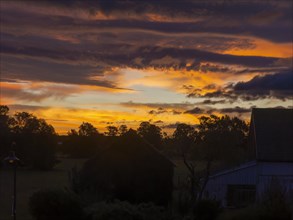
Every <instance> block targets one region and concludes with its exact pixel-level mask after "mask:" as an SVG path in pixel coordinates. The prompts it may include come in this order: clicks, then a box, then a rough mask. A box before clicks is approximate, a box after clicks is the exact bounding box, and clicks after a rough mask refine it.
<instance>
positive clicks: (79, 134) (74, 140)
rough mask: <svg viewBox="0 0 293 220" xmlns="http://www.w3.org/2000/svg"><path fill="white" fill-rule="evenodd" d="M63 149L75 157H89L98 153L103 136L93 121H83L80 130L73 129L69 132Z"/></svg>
mask: <svg viewBox="0 0 293 220" xmlns="http://www.w3.org/2000/svg"><path fill="white" fill-rule="evenodd" d="M67 135H68V136H67V139H65V141H64V143H63V146H62V151H63V153H65V154H68V155H69V156H71V157H74V158H87V157H90V156H93V155H94V154H96V153H97V152H98V150H99V146H100V142H101V138H102V137H103V135H102V134H100V133H99V132H98V130H97V128H95V127H94V126H93V125H92V124H91V123H88V122H83V123H82V124H81V125H80V126H79V129H78V131H76V130H75V129H71V130H70V131H69V132H68V133H67Z"/></svg>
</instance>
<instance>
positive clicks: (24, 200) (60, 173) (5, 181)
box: [0, 159, 85, 220]
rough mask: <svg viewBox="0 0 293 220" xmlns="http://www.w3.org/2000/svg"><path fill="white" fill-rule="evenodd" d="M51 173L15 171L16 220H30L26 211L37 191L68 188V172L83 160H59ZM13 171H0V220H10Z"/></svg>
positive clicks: (78, 165)
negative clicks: (30, 199)
mask: <svg viewBox="0 0 293 220" xmlns="http://www.w3.org/2000/svg"><path fill="white" fill-rule="evenodd" d="M60 161H61V162H60V163H59V164H58V165H57V166H56V168H55V169H54V170H52V171H34V170H22V169H19V170H18V171H17V205H16V207H17V219H21V220H32V217H31V215H30V213H29V209H28V201H29V198H30V196H31V195H32V194H33V193H34V192H35V191H37V190H39V189H46V188H65V187H68V171H69V170H70V169H71V168H72V167H73V166H77V167H80V166H81V165H82V163H83V162H84V161H85V160H81V159H61V160H60ZM12 190H13V171H12V170H1V169H0V219H1V220H11V219H12V218H11V207H12Z"/></svg>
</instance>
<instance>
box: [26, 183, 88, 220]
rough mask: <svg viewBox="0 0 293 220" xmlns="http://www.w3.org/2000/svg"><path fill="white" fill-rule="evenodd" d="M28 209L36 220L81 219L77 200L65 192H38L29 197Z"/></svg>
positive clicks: (79, 205)
mask: <svg viewBox="0 0 293 220" xmlns="http://www.w3.org/2000/svg"><path fill="white" fill-rule="evenodd" d="M29 208H30V212H31V214H32V216H33V217H34V218H35V219H36V220H51V219H54V220H71V219H82V217H83V210H82V206H81V204H80V202H79V200H78V198H77V197H76V196H75V195H74V194H73V193H71V192H69V191H65V190H59V189H57V190H52V189H50V190H42V191H38V192H36V193H34V194H33V195H32V196H31V198H30V201H29Z"/></svg>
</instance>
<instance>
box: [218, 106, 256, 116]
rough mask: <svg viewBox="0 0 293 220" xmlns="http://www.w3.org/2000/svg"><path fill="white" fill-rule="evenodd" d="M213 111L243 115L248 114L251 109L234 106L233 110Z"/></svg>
mask: <svg viewBox="0 0 293 220" xmlns="http://www.w3.org/2000/svg"><path fill="white" fill-rule="evenodd" d="M215 111H218V112H220V113H223V114H229V113H239V114H243V113H250V112H251V108H242V107H239V106H236V107H234V108H222V109H216V110H215Z"/></svg>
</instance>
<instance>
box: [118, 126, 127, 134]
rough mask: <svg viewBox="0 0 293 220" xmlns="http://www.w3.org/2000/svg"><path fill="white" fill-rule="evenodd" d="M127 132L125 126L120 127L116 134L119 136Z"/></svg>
mask: <svg viewBox="0 0 293 220" xmlns="http://www.w3.org/2000/svg"><path fill="white" fill-rule="evenodd" d="M127 131H128V128H127V126H126V125H120V126H119V128H118V132H119V135H120V136H121V135H123V134H125V133H126V132H127Z"/></svg>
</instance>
